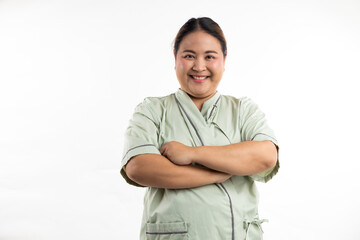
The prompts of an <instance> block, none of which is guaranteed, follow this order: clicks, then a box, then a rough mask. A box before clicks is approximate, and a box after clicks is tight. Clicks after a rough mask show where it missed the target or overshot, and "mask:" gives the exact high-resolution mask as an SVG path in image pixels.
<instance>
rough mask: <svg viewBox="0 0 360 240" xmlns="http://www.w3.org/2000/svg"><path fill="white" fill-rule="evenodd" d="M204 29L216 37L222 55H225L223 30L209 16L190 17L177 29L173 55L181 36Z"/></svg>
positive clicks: (177, 48) (181, 38)
mask: <svg viewBox="0 0 360 240" xmlns="http://www.w3.org/2000/svg"><path fill="white" fill-rule="evenodd" d="M200 30H202V31H204V32H206V33H208V34H210V35H211V36H213V37H215V38H217V39H218V40H219V42H220V45H221V50H222V52H223V55H224V57H225V56H226V51H227V48H226V40H225V36H224V33H223V31H222V30H221V28H220V26H219V25H218V24H217V23H216V22H214V21H213V20H212V19H211V18H208V17H201V18H191V19H189V20H188V21H187V22H186V23H185V24H184V25H183V26H182V27H181V28H180V30H179V32H178V33H177V35H176V37H175V40H174V53H175V56H176V54H177V52H178V50H179V46H180V43H181V41H182V40H183V38H184V37H185V36H186V35H188V34H190V33H192V32H196V31H200Z"/></svg>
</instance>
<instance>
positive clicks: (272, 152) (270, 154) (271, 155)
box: [265, 141, 278, 169]
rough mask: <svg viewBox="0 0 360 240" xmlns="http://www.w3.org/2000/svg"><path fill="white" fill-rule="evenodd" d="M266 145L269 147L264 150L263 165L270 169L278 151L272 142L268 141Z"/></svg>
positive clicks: (275, 161) (274, 162)
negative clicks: (264, 158)
mask: <svg viewBox="0 0 360 240" xmlns="http://www.w3.org/2000/svg"><path fill="white" fill-rule="evenodd" d="M268 145H269V148H268V151H267V152H266V160H265V166H266V168H267V169H270V168H273V167H274V166H275V165H276V163H277V159H278V156H277V155H278V152H277V147H276V145H275V144H274V143H272V142H271V141H268Z"/></svg>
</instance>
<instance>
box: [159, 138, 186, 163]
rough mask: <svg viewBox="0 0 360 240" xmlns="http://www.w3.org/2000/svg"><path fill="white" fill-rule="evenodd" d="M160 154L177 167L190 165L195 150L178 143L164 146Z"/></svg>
mask: <svg viewBox="0 0 360 240" xmlns="http://www.w3.org/2000/svg"><path fill="white" fill-rule="evenodd" d="M160 153H161V155H163V156H164V157H166V158H167V159H169V160H170V161H171V162H173V163H175V164H177V165H189V164H191V163H192V154H193V148H192V147H189V146H186V145H184V144H182V143H179V142H176V141H172V142H168V143H165V144H164V145H162V147H161V148H160Z"/></svg>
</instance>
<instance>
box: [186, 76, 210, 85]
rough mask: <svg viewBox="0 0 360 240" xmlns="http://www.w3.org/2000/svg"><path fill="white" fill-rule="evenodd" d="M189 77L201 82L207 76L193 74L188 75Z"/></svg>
mask: <svg viewBox="0 0 360 240" xmlns="http://www.w3.org/2000/svg"><path fill="white" fill-rule="evenodd" d="M190 77H191V78H192V80H193V81H194V82H198V83H202V82H204V81H205V80H206V79H207V78H208V77H209V76H195V75H190Z"/></svg>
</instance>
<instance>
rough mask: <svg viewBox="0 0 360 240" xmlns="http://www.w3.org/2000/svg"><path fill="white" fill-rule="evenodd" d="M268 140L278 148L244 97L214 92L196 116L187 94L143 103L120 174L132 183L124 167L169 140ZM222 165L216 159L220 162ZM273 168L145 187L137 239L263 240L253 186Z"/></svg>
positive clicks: (197, 143)
mask: <svg viewBox="0 0 360 240" xmlns="http://www.w3.org/2000/svg"><path fill="white" fill-rule="evenodd" d="M263 140H270V141H272V142H273V143H274V144H275V145H276V146H278V143H277V140H276V139H275V136H274V133H273V131H272V130H271V129H270V128H269V126H268V125H267V123H266V120H265V115H264V114H263V113H262V112H261V111H260V110H259V108H258V107H257V105H256V104H255V103H254V102H253V101H252V100H250V99H249V98H247V97H243V98H240V99H238V98H234V97H231V96H224V95H220V94H219V93H218V92H217V93H216V94H215V95H214V96H213V97H211V98H210V99H209V100H207V101H206V102H205V103H204V105H203V106H202V109H201V112H200V111H199V110H198V108H197V107H196V106H195V104H194V103H193V101H192V100H191V99H190V97H189V96H188V95H187V93H186V92H184V91H182V90H178V91H177V92H176V93H174V94H171V95H168V96H165V97H159V98H157V97H150V98H146V99H145V100H144V101H143V102H142V103H141V104H139V105H138V106H137V107H136V109H135V113H134V115H133V117H132V119H131V120H130V124H129V127H128V128H127V130H126V133H125V149H124V156H123V159H122V164H121V165H122V169H121V174H122V176H123V177H124V178H125V179H126V181H127V182H128V183H130V184H133V185H135V186H139V185H138V184H136V183H135V182H133V181H131V180H130V179H129V178H128V177H127V175H126V172H125V170H124V166H125V165H126V163H127V162H128V161H129V159H131V158H132V157H134V156H136V155H139V154H146V153H151V154H160V152H159V149H160V147H161V146H162V145H163V144H164V143H166V142H170V141H178V142H181V143H183V144H185V145H187V146H194V147H195V146H203V145H204V146H222V145H228V144H232V143H238V142H243V141H263ZM219 161H221V159H219ZM278 169H279V161H277V163H276V165H275V167H273V168H272V169H269V170H267V171H265V172H263V173H260V174H256V175H251V176H232V177H231V178H230V179H228V180H227V181H225V182H223V183H221V184H209V185H206V186H202V187H196V188H189V189H177V190H176V189H162V188H155V187H148V188H147V191H146V194H145V198H144V212H143V219H142V225H141V232H140V239H141V240H145V239H146V240H150V239H151V240H166V239H172V240H179V239H188V240H195V239H196V240H205V239H211V240H226V239H231V240H240V239H251V240H253V239H262V229H261V223H262V222H263V221H264V220H261V219H259V215H258V198H259V195H258V191H257V188H256V185H255V182H254V181H255V180H256V181H262V182H267V181H268V180H270V179H271V178H272V177H273V176H274V175H275V174H276V173H277V171H278Z"/></svg>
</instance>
